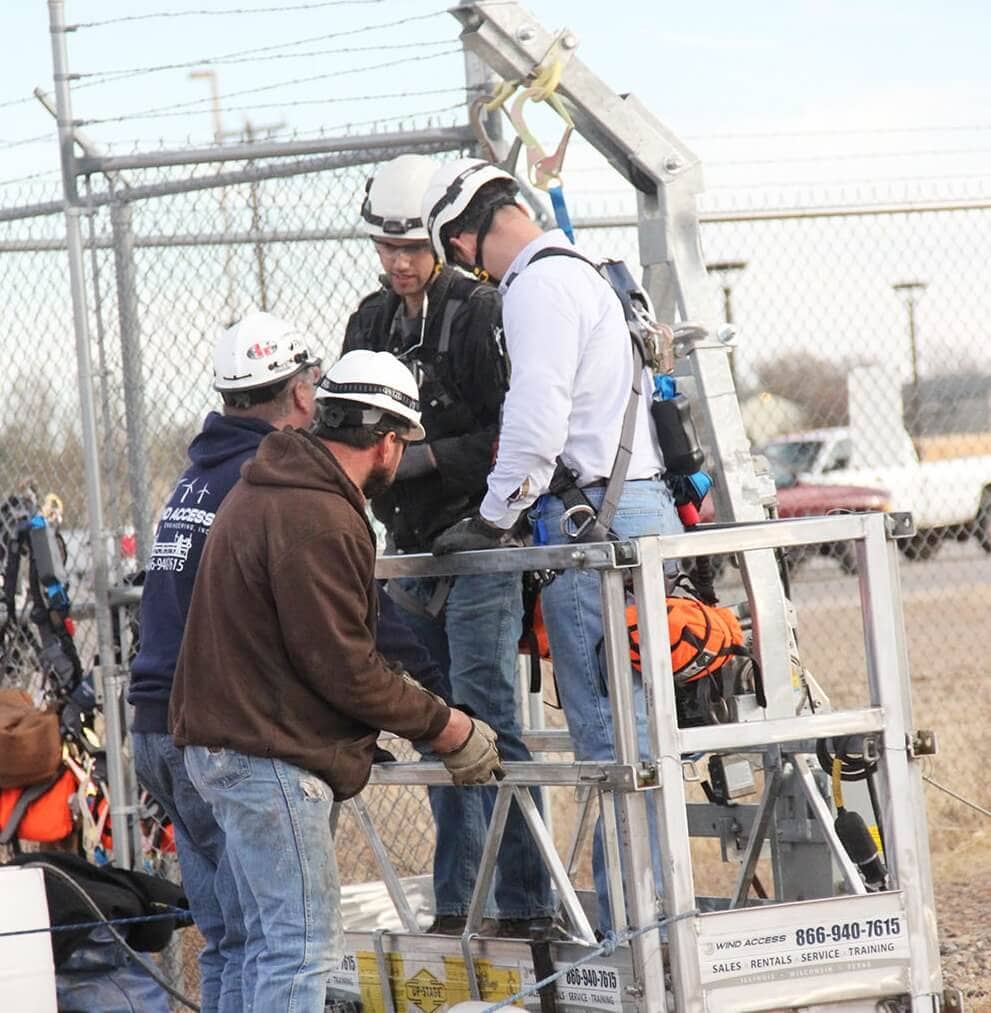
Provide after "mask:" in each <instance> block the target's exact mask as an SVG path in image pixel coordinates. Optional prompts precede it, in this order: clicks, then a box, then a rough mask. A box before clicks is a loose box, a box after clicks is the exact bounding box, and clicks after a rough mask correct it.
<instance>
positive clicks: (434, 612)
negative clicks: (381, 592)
mask: <svg viewBox="0 0 991 1013" xmlns="http://www.w3.org/2000/svg"><path fill="white" fill-rule="evenodd" d="M453 585H454V578H453V577H438V578H437V584H436V585H435V587H434V593H433V594H432V595H431V596H430V599H429V600H428V601H426V602H422V601H420V599H419V598H417V597H416V596H415V595H412V594H410V593H409V591H407V590H406V589H405V588H404V587H403V586H402V585H401V584H400V583H399V582H398V581H396V580H390V581H387V582H386V585H385V593H386V594H387V595H388V596H389V597H390V598H391V599H392V600H393V601H394V602H395V603H396V604H397V605H399V606H400V607H401V608H404V609H405V610H406V611H407V612H412V614H413V615H415V616H419V617H420V618H421V619H436V618H437V617H438V616H439V615H440V614H441V612H443V611H444V606H445V605H446V604H447V599H448V597H449V596H450V594H451V588H452V587H453Z"/></svg>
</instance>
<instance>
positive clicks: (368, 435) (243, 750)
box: [170, 351, 501, 1011]
mask: <svg viewBox="0 0 991 1013" xmlns="http://www.w3.org/2000/svg"><path fill="white" fill-rule="evenodd" d="M318 398H319V400H318V410H317V420H316V423H315V425H314V430H313V432H312V433H308V432H304V431H302V430H283V431H281V432H276V433H272V434H270V435H269V436H266V437H265V439H264V440H263V441H262V442H261V444H260V446H259V448H258V453H257V456H256V457H255V458H254V460H253V461H251V462H249V463H247V464H246V465H245V466H244V467H243V469H242V472H241V481H240V482H239V483H238V484H237V485H236V486H235V487H234V489H233V490H232V491H231V492H230V494H229V495H228V496H227V498H226V499H225V500H224V503H223V506H222V508H221V509H220V511H219V512H218V513H217V517H216V519H215V521H214V523H213V526H212V530H211V532H210V536H209V537H208V539H207V542H206V547H205V549H204V553H203V558H202V561H201V563H200V567H199V571H198V573H197V577H196V584H195V586H194V589H193V597H192V602H191V605H190V611H189V619H188V621H187V625H186V631H185V635H184V637H183V643H182V650H181V651H180V654H179V661H178V665H177V667H176V673H175V681H174V684H173V689H172V698H171V704H170V725H171V728H172V732H173V735H174V737H175V741H176V744H177V745H179V746H183V747H185V762H186V768H187V770H188V772H189V776H190V779H191V780H192V782H193V784H194V786H195V787H196V789H197V791H199V793H200V794H201V795H202V796H203V798H204V799H205V800H206V801H207V802H208V803H209V804H210V805H211V807H212V808H213V811H214V814H215V816H216V817H217V822H218V823H219V824H220V826H221V827H222V828H223V830H224V833H225V836H226V852H225V859H227V860H229V861H230V863H231V867H232V871H233V875H234V878H235V880H236V882H237V888H238V895H239V897H240V899H241V904H242V908H243V910H244V916H245V922H246V926H245V927H246V933H247V941H246V946H245V950H246V960H252V959H253V960H254V961H255V962H256V970H257V973H256V974H255V975H254V976H253V977H254V981H255V991H254V996H253V999H251V1000H249V999H248V997H246V1001H249V1002H251V1004H252V1008H254V1009H255V1010H259V1011H261V1010H285V1009H293V1010H300V1011H308V1010H314V1011H316V1010H322V1009H323V1005H324V998H325V991H326V984H327V978H328V975H329V973H330V971H331V969H332V968H333V967H334V966H336V964H335V961H336V960H338V959H339V958H340V956H341V954H342V945H341V922H340V885H339V881H338V876H337V865H336V861H335V858H334V849H333V840H332V838H331V835H330V806H331V804H332V802H333V801H334V800H335V799H336V800H342V799H347V798H350V797H351V796H353V795H355V794H356V793H357V792H359V791H361V789H362V788H363V787H364V786H365V784H366V782H367V781H368V777H369V774H370V771H371V764H372V757H373V752H374V748H375V740H376V737H377V735H378V732H379V730H380V729H384V730H387V731H391V732H394V733H396V734H398V735H402V736H405V737H407V738H409V739H412V740H414V741H422V742H424V743H427V744H429V746H430V748H431V749H432V750H433V751H434V752H436V753H437V754H438V755H439V756H440V758H441V760H442V761H443V762H444V764H445V765H446V766H447V768H448V770H449V771H450V773H451V776H452V779H453V781H454V782H455V783H456V784H481V783H484V782H486V781H488V780H489V778H490V777H491V776H492V775H493V774H496V775H497V776H499V775H500V774H501V767H500V764H499V755H498V753H497V751H496V748H495V738H496V736H495V733H494V732H493V731H492V729H491V728H489V727H488V726H487V725H485V724H484V723H483V722H481V721H478V720H474V719H471V718H469V717H468V716H467V715H466V714H464V713H463V712H461V711H459V710H456V709H451V708H448V706H447V705H446V704H445V703H443V701H441V700H440V698H439V697H436V696H434V695H433V694H432V693H429V692H427V691H426V690H425V689H423V687H422V686H420V685H419V683H417V682H416V681H415V680H413V679H412V677H410V676H408V675H407V674H405V673H403V672H401V671H396V670H395V669H393V668H391V667H390V666H389V665H388V664H387V663H386V662H385V660H384V659H383V658H382V656H381V655H380V654H378V652H377V651H376V649H375V625H376V609H377V605H376V590H375V584H374V571H375V539H374V536H373V533H372V530H371V528H370V526H369V524H368V521H367V519H366V516H365V501H366V497H370V496H373V495H377V494H378V493H379V492H380V491H382V490H383V489H385V488H388V486H389V484H390V483H391V482H392V480H393V478H394V477H395V472H396V468H397V467H398V465H399V461H400V459H401V457H402V454H403V450H404V448H405V446H406V444H407V443H410V442H415V441H417V440H422V439H423V438H424V431H423V428H422V426H421V425H420V406H419V402H418V400H417V386H416V381H415V380H414V378H413V376H412V374H411V373H410V372H409V370H408V369H407V368H406V367H405V366H404V365H403V364H402V363H400V362H399V361H398V360H397V359H396V358H395V357H394V356H392V355H390V354H389V353H387V352H369V351H356V352H351V353H349V354H348V355H345V356H344V357H342V358H341V359H340V360H339V361H338V362H337V364H336V365H335V366H334V367H333V368H332V369H331V370H330V371H329V372H328V374H327V375H326V376H325V377H324V378H323V380H321V382H320V392H319V394H318Z"/></svg>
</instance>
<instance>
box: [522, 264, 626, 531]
mask: <svg viewBox="0 0 991 1013" xmlns="http://www.w3.org/2000/svg"><path fill="white" fill-rule="evenodd" d="M547 257H571V258H572V259H574V260H581V261H583V262H584V263H586V264H588V266H589V267H591V268H592V270H594V271H595V273H596V274H597V275H599V277H600V278H602V274H601V273H600V272H599V269H598V267H596V265H595V264H594V263H593V262H592V261H591V260H589V259H588V257H585V256H583V255H582V254H580V253H579V252H578V251H577V250H569V249H567V248H566V247H563V246H548V247H545V248H544V249H542V250H538V251H537V252H536V253H535V254H534V255H533V256H532V257H531V258H530V260H529V261H528V263H527V265H526V266H527V267H529V266H530V264H534V263H536V262H537V261H538V260H545V259H546V258H547ZM516 277H517V276H515V275H514V276H513V277H512V278H510V280H509V284H512V282H513V281H514V280H515V278H516ZM602 280H603V281H606V279H605V278H603V279H602ZM507 287H508V286H507ZM610 287H612V286H610ZM613 291H615V289H613ZM617 298H619V296H618V294H617ZM620 303H621V304H622V299H620ZM623 317H624V319H626V309H625V307H624V309H623ZM630 345H631V347H632V351H633V382H632V384H631V385H630V396H629V398H628V399H627V402H626V410H625V412H624V413H623V425H622V427H621V429H620V433H619V446H618V447H617V448H616V456H615V457H614V458H613V464H612V470H611V471H610V472H609V479H608V481H607V482H606V491H605V493H603V496H602V504H601V506H600V507H599V509H598V510H596V509H595V508H594V507H593V506H592V504H591V502H590V501H589V499H588V497H587V496H586V495H585V494H584V493H583V492H582V490H581V489H579V488H578V486H577V485H576V484H575V473H574V472H573V471H571V469H570V468H568V467H567V466H566V465H565V464H564V462H563V461H562V460H561V459H560V458H558V459H557V468H555V470H554V475H553V476H552V477H551V486H550V490H549V491H550V492H551V493H552V494H553V495H555V496H557V497H558V498H559V499H560V500H561V502H562V503H563V504H564V507H565V517H566V518H578V523H577V524H575V525H573V526H572V528H571V534H570V535H569V537H571V538H572V539H573V540H574V541H594V542H601V541H608V540H610V539H612V540H615V538H616V536H615V534H614V533H613V531H612V530H611V528H612V522H613V518H614V517H615V516H616V510H617V509H618V507H619V501H620V498H621V497H622V495H623V485H624V484H625V482H626V476H627V474H628V472H629V470H630V459H631V458H632V456H633V440H634V437H635V435H636V429H637V409H638V407H639V405H640V398H641V397H642V396H643V391H642V384H643V376H642V374H643V368H644V362H645V358H646V357H645V355H644V350H643V346H642V345H641V343H640V341H639V339H638V338H636V336H635V335H634V334H633V332H632V331H630ZM566 475H567V476H570V478H571V483H570V488H569V487H567V486H566V485H565V484H564V482H565V476H566ZM555 481H556V483H557V485H558V489H559V491H556V492H555V489H554V487H555Z"/></svg>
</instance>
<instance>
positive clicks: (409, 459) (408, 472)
mask: <svg viewBox="0 0 991 1013" xmlns="http://www.w3.org/2000/svg"><path fill="white" fill-rule="evenodd" d="M436 470H437V459H436V458H435V457H434V452H433V451H432V450H431V449H430V444H429V443H413V444H410V446H408V447H407V448H406V449H405V450H404V451H403V456H402V459H401V460H400V462H399V467H398V468H397V469H396V481H397V482H405V481H406V480H407V479H410V478H423V477H424V475H429V474H430V473H431V472H434V471H436Z"/></svg>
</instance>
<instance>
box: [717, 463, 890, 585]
mask: <svg viewBox="0 0 991 1013" xmlns="http://www.w3.org/2000/svg"><path fill="white" fill-rule="evenodd" d="M774 480H775V484H776V485H777V487H778V516H779V517H819V516H822V515H823V514H833V513H869V512H875V511H879V512H883V511H886V510H888V509H890V502H889V493H888V492H887V491H886V490H884V489H868V488H865V487H864V486H859V485H820V484H817V483H815V482H798V481H796V480H795V477H794V476H793V475H789V474H775V476H774ZM699 515H700V518H701V521H702V523H703V524H705V523H708V522H710V521H712V520H714V519H715V516H714V508H713V505H712V497H711V496H707V497H706V499H705V501H704V502H703V504H702V508H701V510H700V511H699ZM815 551H816V548H815V546H808V547H807V548H805V549H792V550H791V551H789V553H788V558H789V561H790V562H791V564H792V566H796V565H797V564H798V563H800V562H801V561H802V560H804V559H805V558H806V557H807V556H808V555H809V553H811V552H815ZM819 552H820V553H821V554H822V555H824V556H832V557H833V558H834V559H836V561H837V562H838V563H839V564H840V567H841V568H842V570H843V572H844V573H855V572H856V555H855V553H854V550H853V546H852V545H851V544H850V543H849V542H829V543H826V544H824V545H821V546H819Z"/></svg>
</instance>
